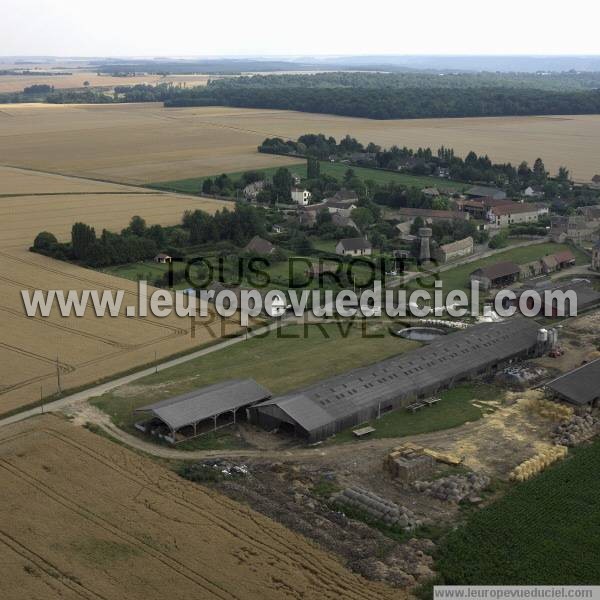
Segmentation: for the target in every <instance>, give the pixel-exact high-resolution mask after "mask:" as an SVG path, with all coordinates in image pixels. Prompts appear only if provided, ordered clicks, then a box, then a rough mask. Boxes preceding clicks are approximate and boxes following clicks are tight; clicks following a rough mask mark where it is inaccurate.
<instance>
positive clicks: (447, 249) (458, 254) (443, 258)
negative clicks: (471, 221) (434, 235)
mask: <svg viewBox="0 0 600 600" xmlns="http://www.w3.org/2000/svg"><path fill="white" fill-rule="evenodd" d="M470 254H473V238H472V237H471V236H469V237H466V238H464V239H462V240H456V241H455V242H451V243H450V244H442V245H441V246H439V247H438V248H436V250H435V257H436V259H437V261H438V262H440V263H442V264H443V263H447V262H448V261H451V260H455V259H457V258H462V257H463V256H469V255H470Z"/></svg>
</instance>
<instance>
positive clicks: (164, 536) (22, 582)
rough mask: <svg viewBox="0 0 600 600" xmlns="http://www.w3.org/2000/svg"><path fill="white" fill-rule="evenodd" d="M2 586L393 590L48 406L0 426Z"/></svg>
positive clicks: (382, 593) (245, 599) (69, 597)
mask: <svg viewBox="0 0 600 600" xmlns="http://www.w3.org/2000/svg"><path fill="white" fill-rule="evenodd" d="M0 506H2V510H3V514H4V515H5V518H4V519H3V521H2V526H1V527H0V556H2V560H0V597H2V598H6V599H9V598H10V600H33V599H40V600H41V599H44V600H46V599H49V598H64V599H66V600H75V599H82V598H83V599H86V600H92V599H94V600H99V599H102V600H122V599H125V598H126V599H128V600H155V599H156V600H158V599H162V598H168V597H171V598H193V599H194V600H254V599H256V600H258V599H260V600H263V599H264V600H279V599H281V598H303V599H304V600H312V599H315V600H316V599H322V600H337V599H338V598H345V599H348V600H386V599H389V600H391V599H392V598H403V597H405V595H404V594H403V593H402V592H399V591H397V592H394V591H392V590H390V589H389V588H387V589H386V588H385V587H383V586H382V585H379V584H375V583H370V582H367V581H365V580H364V579H361V578H360V577H359V576H357V575H354V574H352V573H350V572H349V571H348V570H347V569H345V568H344V567H343V566H342V565H341V564H340V563H338V562H337V561H336V560H335V559H334V558H333V557H331V556H328V555H327V554H325V552H323V551H321V550H319V549H318V548H317V547H316V546H314V545H313V544H311V543H310V542H309V541H307V540H306V539H304V538H302V537H301V536H299V535H297V534H294V533H292V532H291V531H289V530H287V529H285V528H284V527H283V526H281V525H278V524H277V523H275V522H273V521H271V520H269V519H267V518H265V517H263V516H262V515H260V514H258V513H255V512H253V511H252V510H251V509H249V508H247V507H244V506H242V505H240V504H237V503H236V502H233V501H231V500H229V499H227V498H225V497H223V496H220V495H217V494H215V493H214V492H211V491H209V490H208V489H206V488H204V487H202V486H200V485H197V484H193V483H190V482H186V481H184V480H182V479H180V478H179V477H177V476H176V475H175V474H174V473H172V472H170V471H168V470H167V469H165V468H162V467H160V466H158V465H157V464H155V463H153V462H152V461H150V460H148V459H146V458H144V457H142V456H140V455H137V454H135V453H133V452H131V451H129V450H127V449H125V448H123V447H121V446H118V445H116V444H114V443H112V442H110V441H108V440H106V439H104V438H102V437H100V436H98V435H94V434H93V433H90V432H88V431H86V430H84V429H82V428H81V427H77V426H75V425H73V424H71V423H68V422H65V421H64V420H62V419H60V418H58V417H55V416H49V415H46V416H44V417H37V418H35V419H31V420H29V421H26V422H23V423H20V424H18V425H15V426H11V427H8V428H5V429H3V430H2V432H1V434H0Z"/></svg>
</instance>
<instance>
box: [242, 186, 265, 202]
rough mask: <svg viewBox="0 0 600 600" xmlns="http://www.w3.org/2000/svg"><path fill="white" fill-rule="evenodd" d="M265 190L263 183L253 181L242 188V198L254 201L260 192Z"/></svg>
mask: <svg viewBox="0 0 600 600" xmlns="http://www.w3.org/2000/svg"><path fill="white" fill-rule="evenodd" d="M264 189H265V182H264V181H254V182H253V183H249V184H248V185H247V186H246V187H245V188H244V198H246V199H247V200H256V197H257V196H258V194H259V193H260V192H262V190H264Z"/></svg>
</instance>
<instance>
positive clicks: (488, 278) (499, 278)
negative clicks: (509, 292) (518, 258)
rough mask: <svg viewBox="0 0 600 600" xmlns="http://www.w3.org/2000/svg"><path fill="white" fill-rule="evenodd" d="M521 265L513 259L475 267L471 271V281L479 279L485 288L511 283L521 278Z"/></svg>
mask: <svg viewBox="0 0 600 600" xmlns="http://www.w3.org/2000/svg"><path fill="white" fill-rule="evenodd" d="M520 275H521V267H520V266H519V265H517V264H516V263H514V262H511V261H503V262H498V263H494V264H493V265H489V266H488V267H481V268H479V269H475V271H473V272H472V273H471V281H479V283H480V284H481V287H482V288H483V289H484V290H489V289H490V288H492V287H500V286H502V285H510V284H511V283H514V282H515V281H517V280H518V279H519V277H520Z"/></svg>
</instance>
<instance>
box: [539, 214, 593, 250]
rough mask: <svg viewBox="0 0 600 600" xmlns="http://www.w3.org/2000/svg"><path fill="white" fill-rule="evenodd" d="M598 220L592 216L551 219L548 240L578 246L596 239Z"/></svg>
mask: <svg viewBox="0 0 600 600" xmlns="http://www.w3.org/2000/svg"><path fill="white" fill-rule="evenodd" d="M599 228H600V219H598V218H594V217H593V215H591V214H590V216H585V215H572V216H570V217H551V219H550V239H551V240H552V241H553V242H557V243H561V244H562V243H563V242H573V243H574V244H577V245H580V244H582V243H583V242H589V241H594V240H597V239H598V230H599Z"/></svg>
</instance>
